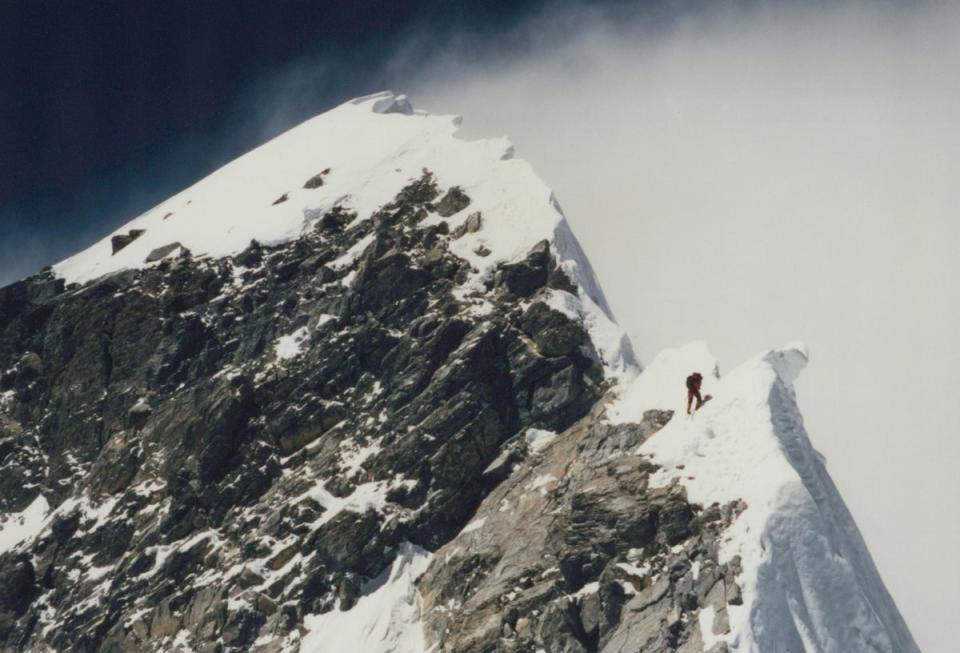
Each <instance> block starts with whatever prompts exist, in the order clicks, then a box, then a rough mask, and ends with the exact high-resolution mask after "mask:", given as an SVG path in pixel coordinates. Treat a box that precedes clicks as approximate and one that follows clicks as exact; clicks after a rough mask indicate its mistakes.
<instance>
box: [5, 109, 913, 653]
mask: <svg viewBox="0 0 960 653" xmlns="http://www.w3.org/2000/svg"><path fill="white" fill-rule="evenodd" d="M457 123H458V121H457V120H456V119H451V118H448V117H437V116H429V115H426V114H420V113H417V112H415V111H413V109H412V108H411V107H410V105H409V103H408V102H407V101H406V100H405V99H404V98H403V97H402V96H399V97H398V96H393V95H391V94H380V95H377V96H371V97H368V98H361V99H359V100H356V101H353V102H350V103H347V104H345V105H343V106H341V107H338V108H336V109H334V110H333V111H331V112H328V113H327V114H324V115H322V116H319V117H317V118H315V119H314V120H311V121H309V122H307V123H305V124H304V125H301V126H300V127H298V128H296V129H294V130H291V131H290V132H288V133H287V134H284V135H283V136H281V137H279V138H278V139H276V140H274V141H271V142H270V143H268V144H266V145H264V146H263V147H261V148H259V149H258V150H255V151H253V152H251V153H250V154H248V155H246V156H244V157H241V158H240V159H238V160H237V161H235V162H233V163H231V164H229V165H228V166H226V167H224V168H223V169H221V170H219V171H217V172H216V173H214V174H213V175H211V176H210V177H208V178H207V179H205V180H202V181H201V182H199V183H198V184H197V185H195V186H193V187H191V188H189V189H187V190H185V191H183V192H182V193H180V194H179V195H177V196H175V197H173V198H171V199H170V200H168V201H167V202H164V203H163V204H161V205H159V206H158V207H156V208H155V209H153V210H151V211H150V212H148V213H147V214H145V215H143V216H140V217H139V218H137V219H136V220H134V221H132V222H131V223H130V224H129V225H127V226H126V227H124V229H122V230H121V231H120V232H118V233H116V234H112V235H111V236H110V237H108V238H106V239H104V240H103V241H101V242H100V243H98V244H96V245H94V246H93V247H91V248H90V249H88V250H86V251H84V252H81V253H80V254H78V255H77V256H75V257H73V258H71V259H68V260H67V261H64V262H63V263H61V264H59V265H57V266H55V267H54V268H53V269H52V270H47V271H44V272H42V273H41V274H38V275H36V276H34V277H31V278H29V279H26V280H24V281H21V282H18V283H16V284H13V285H11V286H8V287H6V288H4V289H0V372H2V375H0V515H3V516H2V517H0V648H2V649H3V650H10V651H21V650H23V651H49V650H56V651H188V650H193V651H229V650H235V651H239V650H253V651H265V652H266V651H372V652H379V651H383V652H386V651H395V652H402V653H420V652H421V651H427V650H431V651H451V652H453V651H456V652H467V651H477V652H480V651H529V652H530V653H534V652H536V651H549V652H551V653H552V652H553V651H564V652H566V651H570V652H574V651H576V652H589V651H601V650H602V651H623V652H626V651H651V652H654V651H713V652H718V651H724V650H759V651H776V650H791V651H792V650H803V649H804V648H806V650H817V651H819V650H823V651H860V650H863V651H868V650H869V651H876V650H879V651H908V650H915V648H916V647H915V645H913V643H912V640H910V638H909V633H908V632H907V630H906V627H905V626H904V625H903V624H902V620H900V617H899V615H898V614H897V612H896V608H895V606H894V605H893V602H892V601H891V600H890V599H889V597H888V596H886V593H885V591H884V590H883V586H882V582H880V580H879V577H878V576H877V574H876V571H875V569H873V567H872V563H870V561H869V555H868V554H867V553H866V549H865V547H863V544H862V540H860V539H859V535H857V534H856V530H855V526H853V523H852V520H850V519H849V515H848V514H846V512H845V509H843V508H842V501H840V500H839V497H838V496H836V492H835V489H833V487H832V485H831V484H829V479H828V478H827V477H826V474H825V472H824V471H823V467H822V464H821V463H820V461H819V460H818V459H816V457H815V455H814V452H813V450H812V448H810V446H809V442H808V441H807V440H806V436H805V434H803V433H802V426H798V420H799V417H798V414H797V413H795V404H793V395H792V391H791V390H790V389H789V384H790V382H791V381H792V376H791V374H793V371H792V370H793V367H795V365H794V366H793V367H792V366H791V365H792V364H787V363H784V362H783V361H782V360H780V359H784V360H787V361H788V362H789V361H790V360H793V359H792V358H791V356H794V355H793V354H790V353H789V352H787V353H782V352H781V353H780V354H776V355H774V354H771V356H772V358H770V360H771V361H773V362H771V363H769V364H765V365H766V367H764V366H763V365H760V366H759V367H757V368H748V369H747V370H746V371H744V372H742V373H739V374H734V375H731V378H733V379H734V382H731V383H729V384H728V383H727V381H726V380H724V381H722V382H721V381H720V380H719V379H718V378H717V377H714V378H713V379H711V381H715V383H716V385H717V388H716V391H715V393H714V394H715V399H714V400H713V401H712V402H710V403H709V404H707V406H706V407H705V408H704V410H703V411H702V413H700V414H698V415H697V417H696V420H694V421H684V420H683V419H682V418H681V417H679V416H675V414H676V411H677V408H678V406H676V405H675V404H676V401H675V400H674V397H675V393H676V387H680V388H681V392H682V385H679V384H682V377H681V379H679V380H678V379H675V378H674V377H675V376H677V375H678V374H685V373H686V372H687V371H689V370H686V369H685V368H686V367H689V366H691V365H694V366H696V367H697V368H702V369H703V371H705V372H706V371H710V370H711V369H713V368H714V367H715V362H714V361H712V359H709V355H708V354H705V353H704V352H703V351H702V350H700V349H696V348H694V350H692V351H693V352H694V353H693V354H691V353H690V350H687V351H686V353H681V354H679V355H675V356H672V357H671V356H670V355H665V358H664V357H661V358H659V359H657V360H656V361H654V363H653V364H652V365H651V367H650V369H648V370H647V371H645V372H644V373H643V374H640V375H639V376H637V374H638V372H639V366H638V365H637V363H636V361H635V359H634V357H633V354H632V351H631V348H630V344H629V341H628V340H627V339H626V338H625V337H624V335H623V333H622V332H621V331H620V329H619V328H618V327H617V326H616V324H615V322H614V321H613V319H612V316H611V314H610V311H609V308H608V307H607V306H606V303H605V301H604V299H603V295H602V292H601V291H600V289H599V286H598V285H597V283H596V280H595V278H594V276H593V273H592V271H591V270H590V266H589V263H588V262H587V261H586V259H585V257H584V256H583V253H582V251H581V250H580V248H579V246H578V245H577V243H576V240H575V239H574V238H573V236H572V234H571V233H570V231H569V228H568V226H567V224H566V222H565V220H564V219H563V216H562V214H561V213H560V211H559V208H558V207H557V205H556V203H555V202H554V201H553V198H552V195H551V194H550V192H549V190H548V189H546V188H545V187H544V186H543V184H542V182H540V181H539V180H538V179H537V178H536V177H535V176H534V175H533V173H532V171H531V170H530V168H529V166H528V165H526V164H525V163H524V162H522V161H518V160H515V159H513V158H512V152H511V149H510V147H509V144H508V143H506V142H505V141H477V142H465V141H461V140H459V139H457V138H455V137H454V133H455V130H456V125H457ZM785 351H786V350H785ZM790 351H793V350H790ZM778 356H779V357H780V358H777V357H778ZM764 360H766V359H764ZM671 361H672V362H671ZM778 361H779V362H778ZM778 365H779V367H778ZM691 369H693V368H691ZM770 370H773V373H772V376H771V374H770V372H769V371H770ZM738 378H739V379H741V381H739V382H737V381H736V379H738ZM744 379H746V380H744ZM764 384H766V385H764ZM777 384H779V385H777ZM708 385H709V384H708ZM758 388H759V390H757V389H758ZM771 388H775V389H777V391H776V392H773V391H772V390H771ZM751 392H752V393H753V394H750V393H751ZM758 392H759V394H757V393H758ZM764 393H766V394H764ZM745 397H750V398H751V401H752V402H753V403H751V404H750V406H751V410H752V412H751V411H748V412H747V413H744V414H741V412H738V411H741V410H742V408H743V401H744V398H745ZM754 399H756V401H754ZM791 411H793V412H791ZM756 423H761V424H770V423H772V424H773V427H771V428H770V429H767V430H764V429H763V428H759V427H756ZM798 429H799V430H798ZM720 441H725V442H729V443H740V444H739V445H736V446H731V447H727V448H726V449H723V451H726V452H727V453H726V454H722V453H721V451H720V449H719V448H718V447H717V445H716V443H717V442H720ZM730 451H734V452H736V451H740V452H741V454H740V455H742V456H744V460H742V461H739V462H738V461H737V459H736V458H735V457H732V454H730V453H729V452H730ZM758 452H759V453H758ZM761 454H762V455H761ZM758 456H760V457H759V458H758ZM760 464H763V465H766V466H767V467H768V469H769V473H768V474H766V475H765V476H764V478H766V479H767V480H768V482H767V483H766V484H749V483H742V482H740V480H742V479H743V478H744V477H745V476H746V473H745V470H749V465H760ZM710 479H713V480H712V481H711V480H710ZM798 479H799V480H798ZM784 488H788V489H790V491H789V492H783V491H782V490H784ZM805 493H806V494H805ZM777 497H787V499H789V500H787V499H784V500H782V501H781V500H779V499H777V501H774V500H773V499H774V498H777ZM808 497H810V500H809V501H808V500H807V498H808ZM771 506H772V507H771ZM791 506H795V507H797V509H796V510H793V509H792V508H791ZM795 515H802V516H803V519H804V520H806V521H803V522H802V524H801V525H805V527H807V528H808V529H815V530H816V532H817V533H818V535H819V534H823V537H824V538H826V539H822V538H821V539H817V538H813V539H812V540H809V541H804V540H801V538H800V531H799V530H797V529H796V528H794V526H795V525H796V524H798V523H801V522H800V521H798V520H797V519H794V516H795ZM778 524H779V526H778ZM784 524H786V526H784ZM817 547H819V548H817ZM818 555H824V556H827V557H828V558H829V560H830V561H831V563H830V564H829V565H818V564H815V563H810V562H809V561H810V560H811V559H816V556H818ZM838 556H839V557H840V558H842V559H843V560H850V561H851V562H850V563H849V564H846V563H844V562H841V561H838ZM787 576H790V577H791V578H797V579H800V580H801V581H803V582H800V581H798V582H797V583H794V584H793V585H789V584H784V583H783V582H782V579H783V578H784V577H787ZM828 576H829V578H828ZM836 579H840V580H836ZM831 602H833V603H834V604H835V605H830V603H831ZM831 610H832V611H833V613H834V614H836V615H846V617H844V618H840V617H838V618H836V619H834V620H829V619H828V620H825V619H823V615H824V614H827V613H828V612H830V611H831ZM847 617H850V618H847ZM788 622H789V623H788ZM781 643H783V646H784V648H778V647H779V646H781Z"/></svg>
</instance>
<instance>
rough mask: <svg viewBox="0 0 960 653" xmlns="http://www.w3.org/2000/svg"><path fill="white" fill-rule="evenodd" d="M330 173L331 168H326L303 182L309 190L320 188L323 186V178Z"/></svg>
mask: <svg viewBox="0 0 960 653" xmlns="http://www.w3.org/2000/svg"><path fill="white" fill-rule="evenodd" d="M328 174H330V168H326V169H325V170H323V171H322V172H318V173H317V174H315V175H314V176H312V177H310V179H307V180H306V181H305V182H304V183H303V187H304V188H306V189H307V190H313V189H314V188H320V187H321V186H323V178H324V177H326V176H327V175H328Z"/></svg>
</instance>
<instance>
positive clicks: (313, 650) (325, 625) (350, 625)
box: [300, 544, 430, 653]
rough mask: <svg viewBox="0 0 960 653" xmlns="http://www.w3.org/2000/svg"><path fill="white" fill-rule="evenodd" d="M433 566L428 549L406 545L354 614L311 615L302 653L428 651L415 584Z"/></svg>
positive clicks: (306, 622)
mask: <svg viewBox="0 0 960 653" xmlns="http://www.w3.org/2000/svg"><path fill="white" fill-rule="evenodd" d="M429 563H430V554H429V553H428V552H427V551H425V550H424V549H421V548H420V547H418V546H416V545H413V544H403V545H402V546H401V547H400V552H399V554H398V555H397V558H396V560H394V561H393V564H392V565H391V566H390V568H389V569H386V570H384V572H383V573H382V574H381V575H380V576H378V577H377V578H374V579H373V580H371V581H370V582H369V583H367V584H366V586H365V587H364V588H363V596H361V597H360V598H359V599H358V600H357V604H356V605H355V606H353V607H352V608H351V609H350V610H347V611H345V612H341V611H339V610H331V611H330V612H325V613H323V614H318V615H310V616H308V617H306V619H305V620H304V626H305V627H306V628H307V631H308V632H307V634H306V636H305V637H304V638H303V640H302V641H301V642H300V653H324V652H325V651H363V652H364V653H420V652H421V651H423V650H424V649H425V648H426V647H425V644H424V641H423V631H422V628H421V627H420V600H419V594H418V591H417V587H416V584H415V581H416V580H417V578H419V577H420V575H421V574H423V572H424V571H425V570H426V568H427V565H428V564H429Z"/></svg>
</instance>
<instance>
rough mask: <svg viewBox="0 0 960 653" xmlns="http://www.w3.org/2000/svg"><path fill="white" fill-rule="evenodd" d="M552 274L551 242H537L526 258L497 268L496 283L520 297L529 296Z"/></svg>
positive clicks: (544, 283)
mask: <svg viewBox="0 0 960 653" xmlns="http://www.w3.org/2000/svg"><path fill="white" fill-rule="evenodd" d="M549 276H550V243H548V242H547V241H546V240H544V241H541V242H539V243H537V244H536V245H535V246H534V247H533V248H532V249H531V250H530V252H528V253H527V256H526V258H524V259H523V260H522V261H519V262H517V263H507V264H504V265H502V266H501V267H500V269H499V270H497V274H496V280H495V285H496V286H497V287H502V288H505V289H506V290H508V291H509V292H511V293H513V294H514V295H516V296H518V297H529V296H530V295H532V294H533V293H534V292H536V291H537V290H539V289H540V288H542V287H543V286H544V285H546V283H547V279H548V278H549Z"/></svg>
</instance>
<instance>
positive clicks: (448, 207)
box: [436, 186, 480, 231]
mask: <svg viewBox="0 0 960 653" xmlns="http://www.w3.org/2000/svg"><path fill="white" fill-rule="evenodd" d="M468 206H470V198H469V197H467V194H466V193H464V192H463V191H462V190H460V187H459V186H454V187H453V188H451V189H450V190H448V191H447V193H446V194H445V195H444V196H443V197H442V198H440V201H439V202H437V205H436V211H437V213H438V214H440V216H442V217H444V218H449V217H450V216H451V215H453V214H455V213H459V212H460V211H462V210H464V209H465V208H467V207H468ZM473 215H476V216H477V217H478V219H479V215H480V214H479V213H475V214H473ZM471 217H472V216H471ZM468 219H469V218H468ZM478 222H479V220H478ZM477 227H478V228H479V224H478V225H477ZM474 231H476V229H475V230H474Z"/></svg>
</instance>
